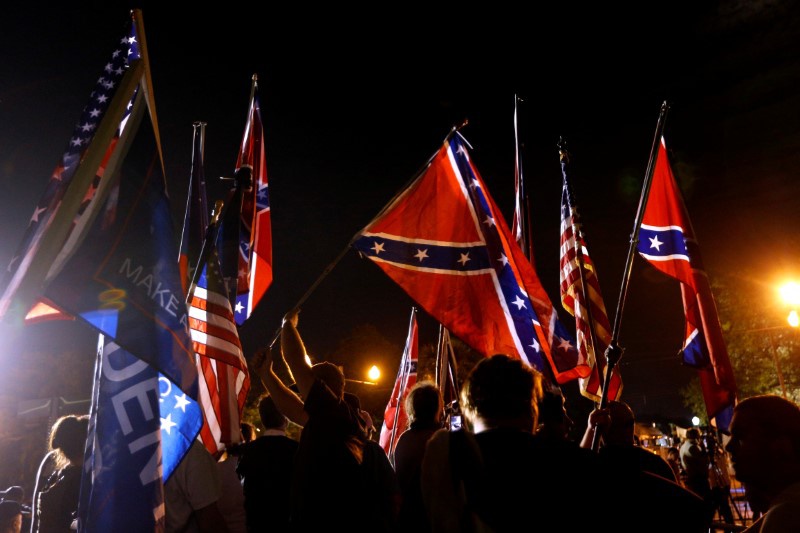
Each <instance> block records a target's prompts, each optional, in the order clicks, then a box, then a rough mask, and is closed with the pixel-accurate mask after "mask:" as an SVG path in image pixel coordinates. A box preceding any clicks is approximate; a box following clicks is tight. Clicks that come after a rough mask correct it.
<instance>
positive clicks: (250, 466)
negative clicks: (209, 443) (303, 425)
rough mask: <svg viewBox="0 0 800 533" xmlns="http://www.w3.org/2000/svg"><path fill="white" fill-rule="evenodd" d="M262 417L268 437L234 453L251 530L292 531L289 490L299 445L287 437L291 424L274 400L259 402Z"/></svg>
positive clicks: (246, 445) (261, 438)
mask: <svg viewBox="0 0 800 533" xmlns="http://www.w3.org/2000/svg"><path fill="white" fill-rule="evenodd" d="M258 415H259V417H260V418H261V424H262V425H263V426H264V434H263V435H261V436H260V437H258V438H257V439H255V440H254V441H252V442H245V443H243V444H239V445H236V446H234V447H232V448H231V450H230V453H231V454H234V455H237V456H239V464H238V466H237V468H236V471H237V473H238V474H239V477H240V478H241V480H242V488H243V489H244V508H245V511H246V513H247V530H248V531H250V532H251V533H256V532H260V531H275V532H285V531H288V530H289V504H290V502H289V487H290V484H291V480H292V466H293V464H294V459H295V454H296V453H297V448H298V446H299V445H298V443H297V441H296V440H294V439H291V438H289V437H288V436H287V435H286V428H287V426H288V424H289V420H288V419H287V418H286V417H285V416H284V415H283V413H281V412H280V411H279V410H278V408H277V407H276V406H275V402H274V401H273V400H272V397H270V396H268V395H264V396H262V397H261V398H260V399H259V401H258Z"/></svg>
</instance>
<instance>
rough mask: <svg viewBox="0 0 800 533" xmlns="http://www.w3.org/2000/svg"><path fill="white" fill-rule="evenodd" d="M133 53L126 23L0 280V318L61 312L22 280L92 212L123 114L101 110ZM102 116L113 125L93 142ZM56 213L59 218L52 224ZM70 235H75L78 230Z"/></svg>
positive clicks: (35, 277) (132, 33)
mask: <svg viewBox="0 0 800 533" xmlns="http://www.w3.org/2000/svg"><path fill="white" fill-rule="evenodd" d="M138 58H139V41H138V39H137V35H136V30H135V28H134V27H133V25H132V24H131V25H129V26H128V27H127V28H126V30H125V33H124V34H123V36H122V37H121V38H120V39H119V41H118V44H117V46H116V47H115V49H114V51H113V53H112V54H111V56H110V58H109V60H108V62H107V63H106V65H105V67H104V68H103V72H102V73H101V74H100V76H98V78H97V82H96V83H95V86H94V88H93V89H92V92H91V93H90V96H89V101H88V102H87V104H86V106H85V107H84V108H83V112H82V113H81V116H80V118H79V119H78V122H77V123H76V124H75V127H74V129H73V132H72V136H71V138H70V140H69V143H68V144H67V148H66V150H65V151H64V153H63V155H62V156H61V159H60V160H59V162H58V164H57V165H56V167H55V169H54V170H53V173H52V175H51V176H50V180H49V181H48V182H47V186H46V188H45V191H44V193H43V194H42V197H41V198H40V199H39V202H38V203H37V205H36V207H35V208H34V211H33V215H32V216H31V219H30V222H29V223H28V228H27V229H26V231H25V234H24V235H23V238H22V240H21V241H20V244H19V246H18V247H17V251H16V253H15V254H14V256H13V258H12V259H11V261H10V263H9V265H8V267H7V268H6V270H5V272H4V273H3V276H2V281H0V290H2V296H0V317H3V316H5V315H6V313H7V312H8V311H9V310H12V309H13V311H14V312H15V313H18V314H20V315H22V316H25V314H29V317H28V321H29V322H34V321H37V320H44V319H52V318H62V319H63V318H65V317H66V316H65V315H63V314H60V313H59V312H58V311H57V310H56V309H53V308H52V307H50V306H49V305H48V303H47V302H44V301H41V300H39V299H34V298H32V295H31V294H27V292H28V291H27V290H26V287H25V285H27V287H35V289H34V290H38V287H40V286H41V285H42V283H43V281H42V280H43V279H44V276H45V274H46V273H47V271H48V269H49V268H50V266H51V265H52V264H53V263H54V262H56V254H58V253H61V255H62V256H66V255H68V254H69V253H71V251H72V249H74V246H75V242H76V241H77V239H76V238H73V239H72V240H70V241H67V242H66V244H64V241H65V240H66V239H67V237H68V236H69V235H70V233H71V232H72V231H73V230H74V229H75V228H76V227H77V226H80V228H81V229H83V228H84V227H85V224H86V221H87V219H91V218H92V216H91V213H92V211H93V209H94V208H95V207H96V204H97V202H94V203H93V202H92V201H91V200H92V199H93V198H94V196H95V194H96V193H97V191H98V189H99V188H100V186H101V184H103V176H104V174H105V168H106V165H107V164H108V162H109V158H110V157H111V155H112V154H113V153H114V148H115V146H116V143H117V140H118V138H119V135H120V133H121V132H122V130H123V129H124V127H125V124H126V120H127V115H128V110H127V109H126V108H125V107H122V108H120V109H119V112H118V113H117V117H118V118H116V119H113V118H111V117H109V118H108V120H106V112H107V111H108V109H109V107H110V104H111V102H112V100H113V99H114V96H115V95H116V93H117V90H118V88H119V86H120V81H121V80H122V77H123V74H124V73H125V72H126V71H127V69H128V66H129V64H130V62H131V61H134V60H136V59H138ZM120 113H121V114H120ZM104 120H106V122H105V123H106V124H109V127H111V128H113V130H111V131H110V133H111V135H106V136H103V135H100V137H101V138H100V139H98V141H97V142H93V141H94V140H95V134H96V133H97V132H98V130H99V127H100V125H101V123H103V121H104ZM90 148H91V150H90ZM84 163H85V164H84ZM79 167H80V168H82V169H88V172H90V173H89V174H87V173H86V171H85V172H84V173H83V175H82V179H79V180H78V182H79V183H76V184H75V185H76V186H75V187H72V183H73V178H75V176H76V173H77V171H78V168H79ZM105 181H106V182H107V181H108V180H105ZM103 186H105V184H103ZM70 189H71V190H72V191H73V196H72V198H71V199H70V198H66V201H65V195H66V193H67V191H68V190H70ZM90 206H91V208H90ZM57 214H58V215H59V217H58V220H57V221H56V222H55V223H54V219H55V218H56V215H57ZM78 233H79V232H78ZM46 234H50V235H53V234H58V235H57V236H56V237H54V238H52V239H51V240H54V241H56V242H58V244H57V245H56V246H53V245H48V246H45V247H42V244H43V242H44V237H45V235H46ZM74 237H79V235H76V236H74ZM34 259H35V260H34ZM51 270H52V269H51ZM37 296H40V295H37ZM34 304H36V305H35V307H34V310H33V311H32V312H31V313H28V312H29V311H30V309H31V306H32V305H34Z"/></svg>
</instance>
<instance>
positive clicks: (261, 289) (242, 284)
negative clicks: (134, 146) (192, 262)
mask: <svg viewBox="0 0 800 533" xmlns="http://www.w3.org/2000/svg"><path fill="white" fill-rule="evenodd" d="M257 89H258V87H257V84H256V78H255V76H253V93H252V97H251V98H250V107H249V110H248V113H247V125H246V127H245V129H244V136H243V138H242V145H241V149H240V151H239V157H238V159H237V161H236V170H237V171H238V170H239V169H241V168H249V169H250V171H251V175H252V181H251V188H250V190H246V191H244V194H243V195H242V223H241V229H240V233H239V234H240V240H239V275H238V282H237V290H236V306H235V308H234V316H235V317H236V323H237V324H239V325H241V324H243V323H244V321H245V320H247V319H248V318H250V315H251V314H252V312H253V310H254V309H255V308H256V306H257V305H258V302H260V301H261V298H262V297H263V296H264V293H265V292H267V289H268V288H269V286H270V285H271V284H272V220H271V214H270V207H269V186H268V183H267V156H266V150H265V149H264V126H263V125H262V123H261V108H260V107H259V104H258V94H257Z"/></svg>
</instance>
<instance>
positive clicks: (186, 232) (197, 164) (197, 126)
mask: <svg viewBox="0 0 800 533" xmlns="http://www.w3.org/2000/svg"><path fill="white" fill-rule="evenodd" d="M193 127H194V131H193V139H192V173H191V175H190V176H189V194H188V195H187V196H186V212H185V213H184V216H183V232H182V234H181V252H180V257H179V258H178V264H179V265H180V270H181V281H182V282H183V283H184V285H183V288H184V290H185V291H186V292H188V291H189V284H190V283H191V281H192V276H193V275H194V268H196V267H197V262H198V260H199V259H200V249H201V248H202V246H203V241H205V238H206V228H208V200H207V198H206V176H205V170H204V166H203V152H204V149H205V133H206V124H205V122H195V123H194V125H193Z"/></svg>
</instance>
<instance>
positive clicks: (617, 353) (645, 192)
mask: <svg viewBox="0 0 800 533" xmlns="http://www.w3.org/2000/svg"><path fill="white" fill-rule="evenodd" d="M668 109H669V106H668V105H667V101H666V100H665V101H664V103H663V104H661V112H660V113H659V115H658V123H657V124H656V132H655V135H654V137H653V145H652V147H651V148H650V161H648V163H647V172H646V173H645V178H644V183H643V184H642V194H641V196H640V197H639V207H638V208H637V210H636V219H635V220H634V223H633V232H632V233H631V238H630V247H629V248H628V258H627V259H626V261H625V271H624V272H623V275H622V284H621V285H620V288H619V300H617V311H616V314H615V315H614V327H613V329H612V333H611V342H610V343H609V345H608V348H607V349H606V363H607V364H606V370H605V375H604V376H603V390H602V393H601V395H600V407H599V408H600V409H605V408H606V407H608V387H606V386H605V385H606V384H607V383H608V378H609V377H610V376H611V372H612V371H613V370H614V368H615V367H616V366H617V363H619V360H620V359H621V358H622V352H623V349H622V348H621V347H620V346H619V345H618V344H617V341H618V340H619V329H620V323H621V322H622V310H623V308H624V306H625V298H626V296H627V294H628V283H629V282H630V277H631V270H632V268H633V257H634V255H635V253H636V244H637V243H638V242H639V228H640V227H641V225H642V219H643V218H644V209H645V206H646V205H647V197H648V196H649V195H650V185H651V183H652V182H653V172H654V171H655V160H656V154H657V153H658V143H659V142H660V141H661V136H662V134H663V132H664V122H665V120H666V118H667V110H668ZM599 445H600V434H599V433H598V432H597V431H595V432H594V436H593V438H592V450H594V451H597V449H598V447H599Z"/></svg>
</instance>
